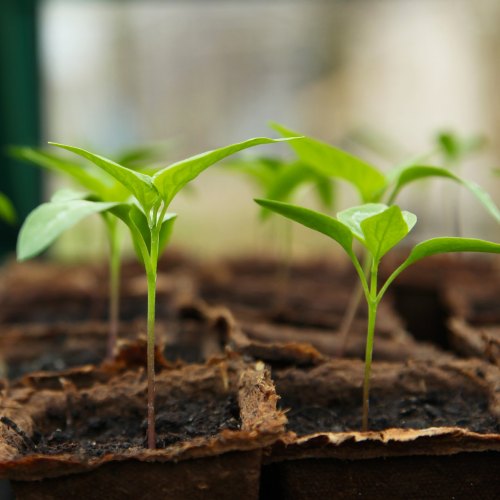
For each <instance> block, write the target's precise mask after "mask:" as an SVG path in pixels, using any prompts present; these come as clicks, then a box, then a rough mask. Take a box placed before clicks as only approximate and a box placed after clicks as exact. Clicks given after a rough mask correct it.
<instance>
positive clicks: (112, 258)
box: [9, 145, 164, 359]
mask: <svg viewBox="0 0 500 500" xmlns="http://www.w3.org/2000/svg"><path fill="white" fill-rule="evenodd" d="M163 149H164V148H163V147H162V146H161V145H157V146H141V147H137V148H133V149H127V150H125V151H123V152H122V153H119V154H118V155H117V156H118V158H119V162H120V163H121V164H122V165H124V166H126V167H129V168H133V169H136V170H143V169H144V168H145V167H146V166H147V165H150V164H151V163H152V162H154V161H155V160H157V158H158V155H159V153H160V152H161V151H163ZM9 152H10V154H11V155H12V156H14V157H15V158H18V159H20V160H23V161H28V162H31V163H34V164H35V165H37V166H39V167H41V168H44V169H46V170H49V171H53V172H56V173H57V174H59V175H61V174H62V175H65V176H67V177H69V178H70V179H71V180H72V181H73V182H74V183H75V184H77V185H78V186H79V187H80V188H82V189H85V191H86V193H85V194H83V193H76V192H72V191H68V190H65V191H62V192H61V193H59V194H56V196H55V198H54V199H53V200H52V202H53V203H55V205H53V204H45V205H42V206H41V207H39V208H38V209H37V212H36V214H35V215H34V219H31V220H34V221H35V222H36V224H40V225H41V226H40V227H43V226H44V225H45V224H50V230H47V231H45V232H44V233H43V234H41V235H40V237H39V238H37V239H36V241H35V239H33V238H30V237H28V238H26V237H25V235H26V233H25V232H23V233H22V236H23V237H22V238H21V239H20V240H19V248H18V258H19V260H26V259H30V258H32V257H35V256H36V255H38V254H39V253H41V252H42V251H44V250H45V249H46V248H48V247H49V246H50V245H51V244H52V243H53V242H54V240H55V239H56V238H58V237H59V236H60V235H61V234H62V232H63V231H65V230H66V229H69V228H70V227H72V226H73V225H75V224H77V223H78V222H79V221H80V220H82V219H83V218H84V217H86V216H87V215H90V214H92V213H100V214H101V216H102V219H103V222H104V225H105V228H106V235H107V238H108V242H109V252H110V253H109V311H108V317H109V337H108V346H107V357H108V358H109V359H111V358H112V357H113V354H114V351H115V347H116V341H117V338H118V325H119V320H120V267H121V248H120V247H121V242H120V234H119V231H118V226H117V221H118V219H117V218H116V217H115V216H114V215H113V214H112V213H111V212H110V211H109V207H108V206H107V205H102V204H100V203H113V202H124V201H126V200H127V198H128V197H129V196H130V193H129V191H128V190H127V189H126V188H124V187H123V185H122V184H121V183H119V182H118V181H117V180H116V179H114V178H113V177H112V176H110V175H108V174H107V173H106V172H103V171H102V170H101V169H99V168H96V167H95V166H94V165H92V164H88V163H86V162H83V161H82V162H79V161H75V160H73V161H72V160H69V159H67V158H65V157H63V156H61V155H58V154H54V153H51V152H48V151H45V150H42V149H36V148H30V147H12V148H10V150H9ZM81 201H85V203H81ZM93 202H97V203H96V204H95V205H91V203H93ZM91 207H92V208H91ZM54 213H56V214H58V220H59V221H61V219H62V218H64V223H58V224H56V225H55V226H54V225H53V224H52V222H53V221H52V219H51V216H52V215H53V214H54ZM25 231H26V230H25ZM35 243H36V244H35ZM34 244H35V245H34Z"/></svg>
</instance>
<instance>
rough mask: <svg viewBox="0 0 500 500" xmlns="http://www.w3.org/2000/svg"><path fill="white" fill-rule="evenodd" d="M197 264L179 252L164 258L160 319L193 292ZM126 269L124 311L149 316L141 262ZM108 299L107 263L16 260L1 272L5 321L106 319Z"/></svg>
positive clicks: (0, 310)
mask: <svg viewBox="0 0 500 500" xmlns="http://www.w3.org/2000/svg"><path fill="white" fill-rule="evenodd" d="M195 267H196V266H195V265H194V264H191V261H190V260H188V259H185V258H183V257H182V256H181V255H178V254H175V253H174V254H173V256H170V254H169V255H168V257H166V258H164V259H162V260H160V262H159V267H158V269H159V271H158V279H157V298H158V307H157V316H158V318H162V317H168V316H169V314H170V311H171V309H172V307H173V306H174V305H175V303H176V302H177V301H178V300H186V297H191V296H192V295H193V293H194V290H193V283H194V279H193V278H192V276H191V273H192V272H194V271H193V269H195ZM121 269H122V270H121V289H120V306H121V311H120V313H121V314H120V316H121V319H122V320H124V321H128V320H133V319H136V318H138V317H142V316H144V315H145V311H146V305H147V283H146V277H145V274H144V269H141V267H140V265H139V264H138V263H136V262H135V261H127V262H125V263H123V265H122V268H121ZM108 300H109V287H108V269H107V267H106V266H103V265H102V264H99V265H97V264H86V265H71V266H70V265H61V264H56V263H50V262H41V261H30V262H25V263H22V264H17V263H10V264H9V265H7V266H4V268H3V269H2V272H1V275H0V326H3V325H5V324H20V323H22V324H26V323H59V322H61V321H64V322H80V321H89V320H94V321H99V320H105V319H106V318H107V314H108Z"/></svg>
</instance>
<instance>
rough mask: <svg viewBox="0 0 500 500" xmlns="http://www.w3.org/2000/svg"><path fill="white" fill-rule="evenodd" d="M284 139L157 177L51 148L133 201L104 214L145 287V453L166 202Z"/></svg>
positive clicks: (234, 148)
mask: <svg viewBox="0 0 500 500" xmlns="http://www.w3.org/2000/svg"><path fill="white" fill-rule="evenodd" d="M283 140H286V139H268V138H265V137H259V138H255V139H249V140H247V141H244V142H240V143H236V144H232V145H230V146H226V147H223V148H220V149H216V150H213V151H208V152H206V153H202V154H199V155H196V156H193V157H191V158H188V159H186V160H182V161H179V162H177V163H174V164H172V165H169V166H167V167H165V168H162V169H160V170H158V171H156V172H155V173H148V172H144V173H143V172H137V171H134V170H132V169H130V168H127V167H125V166H123V165H120V164H118V163H116V162H114V161H112V160H109V159H107V158H105V157H103V156H99V155H96V154H94V153H91V152H90V151H86V150H84V149H81V148H77V147H74V146H66V145H64V144H56V143H51V144H53V145H54V146H57V147H60V148H62V149H66V150H68V151H71V152H73V153H75V154H76V155H79V156H81V157H83V158H86V159H87V160H90V161H91V162H92V163H93V164H94V165H96V166H97V167H99V169H102V170H104V171H105V172H106V173H107V174H109V175H110V176H111V177H113V179H115V180H116V181H118V183H120V185H121V186H122V187H123V188H125V189H126V190H127V191H128V193H129V195H131V196H132V197H133V198H132V201H124V202H121V203H115V204H113V206H110V207H107V208H106V209H107V210H109V211H110V212H111V213H113V214H114V215H115V216H116V217H118V218H120V219H121V220H122V221H123V222H124V223H125V224H126V226H127V227H128V229H129V231H130V234H131V237H132V241H133V243H134V248H135V249H136V251H137V253H138V255H139V257H140V260H141V261H142V263H143V265H144V268H145V271H146V276H147V284H148V311H147V376H148V403H147V409H148V410H147V411H148V417H147V422H148V431H147V442H148V447H149V448H155V447H156V435H155V386H154V381H155V363H154V361H155V351H154V349H155V300H156V276H157V266H158V259H159V257H160V255H161V253H162V251H163V249H164V248H165V246H166V245H167V243H168V240H169V237H170V235H171V233H172V229H173V223H174V221H175V219H176V214H172V213H168V212H167V210H168V208H169V206H170V203H171V202H172V200H173V199H174V197H175V196H176V195H177V193H178V192H179V191H181V190H182V189H183V188H184V186H186V184H188V183H189V182H190V181H192V180H193V179H195V178H196V177H197V176H198V175H199V174H201V173H202V172H203V171H204V170H205V169H207V168H208V167H210V166H212V165H213V164H215V163H217V162H218V161H220V160H222V159H224V158H226V157H228V156H230V155H232V154H234V153H237V152H239V151H242V150H244V149H247V148H250V147H253V146H258V145H260V144H272V143H276V142H281V141H283Z"/></svg>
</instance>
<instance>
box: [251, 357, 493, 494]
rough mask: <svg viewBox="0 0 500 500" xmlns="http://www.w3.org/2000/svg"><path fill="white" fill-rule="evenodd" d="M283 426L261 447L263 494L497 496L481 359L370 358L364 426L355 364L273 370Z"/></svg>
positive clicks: (489, 400) (487, 368)
mask: <svg viewBox="0 0 500 500" xmlns="http://www.w3.org/2000/svg"><path fill="white" fill-rule="evenodd" d="M273 379H274V381H275V384H276V391H277V394H278V395H279V396H280V398H281V400H280V405H281V407H282V408H283V409H286V410H287V418H288V424H287V431H288V433H287V434H286V435H285V437H284V438H282V439H280V440H279V441H278V442H277V443H275V445H274V446H272V448H271V449H270V451H269V452H268V453H267V455H266V457H265V466H264V469H263V475H262V487H261V498H262V499H273V500H278V499H287V500H296V499H314V500H318V499H320V498H321V499H323V498H325V499H326V498H340V499H341V498H346V499H352V498H370V499H387V498H390V499H406V500H407V499H422V498H425V499H429V498H432V499H438V498H439V499H441V498H442V499H451V498H455V499H460V498H466V499H470V498H481V499H496V498H498V492H499V491H500V474H499V470H500V421H499V418H500V374H499V370H498V368H497V367H495V366H493V365H489V364H487V363H484V362H481V361H479V360H471V361H469V360H467V361H462V360H460V361H449V360H446V361H443V362H435V363H430V362H427V363H422V362H410V363H406V364H402V363H375V364H374V366H373V378H372V389H371V398H370V421H369V428H370V431H369V432H360V428H361V385H362V380H363V364H362V363H361V362H357V361H346V360H343V361H342V360H339V361H333V362H328V363H325V364H323V365H319V366H316V367H313V368H308V369H306V368H287V369H282V370H275V371H273Z"/></svg>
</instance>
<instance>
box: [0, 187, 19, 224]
mask: <svg viewBox="0 0 500 500" xmlns="http://www.w3.org/2000/svg"><path fill="white" fill-rule="evenodd" d="M0 219H2V220H4V221H5V222H7V223H8V224H15V223H16V220H17V217H16V211H15V210H14V206H13V205H12V203H11V201H10V200H9V198H7V196H5V195H4V194H3V193H0Z"/></svg>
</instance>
